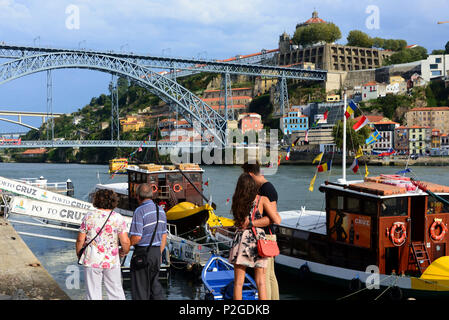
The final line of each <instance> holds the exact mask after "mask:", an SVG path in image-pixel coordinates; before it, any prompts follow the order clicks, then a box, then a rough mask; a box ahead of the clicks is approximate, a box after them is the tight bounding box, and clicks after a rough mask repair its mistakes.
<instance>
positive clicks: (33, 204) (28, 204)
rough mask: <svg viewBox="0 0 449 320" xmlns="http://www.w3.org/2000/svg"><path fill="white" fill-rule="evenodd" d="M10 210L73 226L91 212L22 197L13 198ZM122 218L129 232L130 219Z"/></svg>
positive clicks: (78, 223)
mask: <svg viewBox="0 0 449 320" xmlns="http://www.w3.org/2000/svg"><path fill="white" fill-rule="evenodd" d="M10 208H11V212H12V213H16V214H22V215H27V216H32V217H37V218H42V219H48V220H54V221H58V222H63V223H68V224H73V225H81V222H82V220H83V218H84V216H85V215H86V214H87V213H88V212H90V211H92V210H89V209H81V208H76V207H70V206H65V205H60V204H56V203H49V202H44V201H38V200H33V199H28V198H24V197H13V199H12V200H11V203H10ZM123 218H124V219H125V221H126V224H127V229H128V230H129V227H130V225H131V220H132V218H131V217H126V216H123Z"/></svg>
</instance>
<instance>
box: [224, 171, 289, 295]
mask: <svg viewBox="0 0 449 320" xmlns="http://www.w3.org/2000/svg"><path fill="white" fill-rule="evenodd" d="M258 191H259V188H258V185H257V183H256V182H255V181H254V179H253V178H252V177H251V175H249V174H248V173H243V174H241V175H240V177H239V179H238V181H237V186H236V188H235V192H234V195H233V196H232V209H231V210H232V214H233V216H234V220H235V225H236V226H237V227H238V228H239V229H238V231H237V232H236V234H235V236H234V240H233V242H232V247H231V250H230V253H229V262H230V263H232V264H234V300H241V299H242V289H243V283H244V281H245V275H246V268H247V267H250V268H254V280H255V281H256V285H257V290H258V292H259V300H266V299H267V294H266V288H265V268H266V265H267V261H268V258H261V257H260V256H259V254H258V251H257V239H264V238H265V232H264V230H263V229H262V227H266V226H268V225H269V224H270V223H275V224H279V223H280V222H281V217H280V216H279V213H278V212H277V210H276V207H275V206H273V205H272V204H271V203H270V201H269V200H268V198H267V197H265V196H259V195H258ZM253 211H254V221H252V218H251V216H252V214H253ZM264 213H266V215H267V216H268V217H269V218H270V221H267V220H266V219H261V218H262V214H264ZM253 226H254V227H255V230H256V233H257V238H256V235H255V234H254V232H253V230H252V227H253Z"/></svg>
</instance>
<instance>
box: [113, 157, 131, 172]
mask: <svg viewBox="0 0 449 320" xmlns="http://www.w3.org/2000/svg"><path fill="white" fill-rule="evenodd" d="M127 167H128V159H127V158H116V159H112V160H109V174H121V173H126V168H127Z"/></svg>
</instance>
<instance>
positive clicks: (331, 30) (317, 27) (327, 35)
mask: <svg viewBox="0 0 449 320" xmlns="http://www.w3.org/2000/svg"><path fill="white" fill-rule="evenodd" d="M340 38H341V31H340V28H338V27H337V26H336V25H335V24H334V23H331V22H330V23H314V24H310V25H308V26H305V27H300V28H297V29H296V31H295V34H294V35H293V39H292V41H293V44H298V45H303V46H306V45H311V44H314V43H318V42H321V41H324V42H327V43H332V42H335V41H337V40H338V39H340Z"/></svg>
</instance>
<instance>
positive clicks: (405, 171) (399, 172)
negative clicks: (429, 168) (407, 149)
mask: <svg viewBox="0 0 449 320" xmlns="http://www.w3.org/2000/svg"><path fill="white" fill-rule="evenodd" d="M408 172H412V170H411V169H410V168H407V169H405V170H401V171H398V172H396V174H403V173H408Z"/></svg>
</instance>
